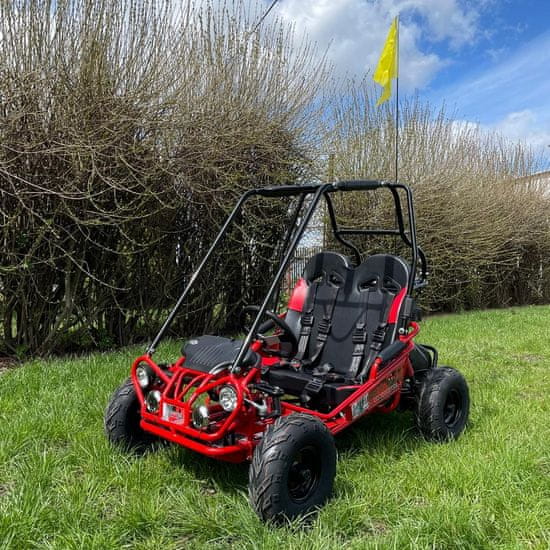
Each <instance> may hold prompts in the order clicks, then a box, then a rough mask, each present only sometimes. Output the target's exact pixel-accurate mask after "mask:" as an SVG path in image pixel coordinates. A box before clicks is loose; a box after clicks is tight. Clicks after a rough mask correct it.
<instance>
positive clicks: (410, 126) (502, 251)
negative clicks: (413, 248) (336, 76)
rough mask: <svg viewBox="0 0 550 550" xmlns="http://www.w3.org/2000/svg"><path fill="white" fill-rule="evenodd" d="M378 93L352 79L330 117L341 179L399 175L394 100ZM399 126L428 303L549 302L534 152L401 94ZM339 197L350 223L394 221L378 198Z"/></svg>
mask: <svg viewBox="0 0 550 550" xmlns="http://www.w3.org/2000/svg"><path fill="white" fill-rule="evenodd" d="M371 95H372V94H371V93H370V88H369V87H368V86H367V85H365V84H362V85H360V86H351V87H350V88H349V89H348V90H347V91H346V93H344V94H341V97H343V98H344V99H343V100H342V101H341V102H340V103H339V105H338V106H337V108H336V109H335V110H334V116H333V118H332V119H330V124H329V125H328V127H327V129H326V130H327V132H326V136H327V138H326V149H327V150H328V151H331V152H332V157H331V158H332V163H331V164H332V165H331V173H332V176H333V177H334V178H335V179H341V178H353V177H358V178H365V177H367V178H368V177H372V178H382V179H389V180H393V179H394V177H395V169H394V151H395V149H394V145H393V144H394V140H395V122H394V121H395V111H394V110H393V109H394V107H393V105H392V104H391V103H390V105H389V106H388V104H386V108H377V107H375V106H374V101H373V98H372V97H371ZM399 128H400V129H399V132H400V133H399V152H400V157H399V179H400V180H401V181H404V182H407V183H410V184H411V185H412V187H413V190H414V194H415V202H416V207H417V225H418V231H419V238H420V243H421V244H422V246H423V248H424V249H425V251H426V255H427V256H428V259H429V263H430V272H431V277H430V286H429V287H428V288H427V289H426V290H425V291H424V292H423V302H424V305H425V306H426V307H427V308H428V309H429V310H431V311H457V310H462V309H470V308H485V307H502V306H510V305H516V304H531V303H543V302H544V303H548V301H549V300H550V217H549V212H550V194H549V192H548V189H544V188H541V187H540V186H538V185H537V184H536V183H535V182H534V181H533V179H532V178H530V177H529V174H531V173H533V171H534V170H535V166H536V161H537V158H536V157H535V156H534V154H533V153H532V151H530V150H529V149H528V148H527V147H525V146H523V145H521V144H516V143H510V142H507V141H506V140H504V139H502V138H501V137H499V136H498V135H497V134H493V133H487V132H483V131H482V130H480V129H479V128H478V127H476V126H474V125H471V124H466V123H461V122H457V121H456V120H453V117H450V116H449V115H447V114H446V112H445V110H441V111H439V112H435V111H434V110H433V109H432V108H431V107H430V106H427V105H423V104H421V103H420V102H419V101H417V100H414V99H413V100H410V101H406V102H403V103H402V107H401V112H400V121H399ZM341 201H343V203H341V204H340V208H341V210H342V212H344V215H343V216H342V221H345V222H346V223H348V224H353V223H355V221H356V220H361V221H364V220H365V219H368V220H371V222H372V223H373V224H376V223H378V224H382V225H384V224H385V225H386V226H389V225H390V224H392V223H393V222H394V218H393V215H392V214H391V213H390V210H389V206H390V205H389V203H388V202H387V201H384V200H382V199H381V198H380V197H377V198H376V199H375V200H374V201H371V202H367V199H364V198H362V197H359V196H357V197H356V196H352V197H350V196H349V195H348V196H347V197H344V198H342V199H341ZM387 244H389V246H390V248H391V247H393V246H394V243H393V242H391V241H390V242H389V243H387ZM362 246H363V247H364V249H365V250H367V249H368V245H367V243H362ZM398 251H399V250H398ZM401 252H403V253H405V252H404V251H403V250H401Z"/></svg>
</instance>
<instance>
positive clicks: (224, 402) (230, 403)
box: [218, 386, 237, 412]
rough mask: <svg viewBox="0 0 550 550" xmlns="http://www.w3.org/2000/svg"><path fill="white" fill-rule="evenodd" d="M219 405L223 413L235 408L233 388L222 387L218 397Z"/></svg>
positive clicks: (235, 392)
mask: <svg viewBox="0 0 550 550" xmlns="http://www.w3.org/2000/svg"><path fill="white" fill-rule="evenodd" d="M218 399H219V401H220V405H221V406H222V409H223V410H224V411H225V412H231V411H233V410H235V407H236V406H237V391H236V390H235V388H234V387H233V386H223V387H222V388H221V389H220V393H219V396H218Z"/></svg>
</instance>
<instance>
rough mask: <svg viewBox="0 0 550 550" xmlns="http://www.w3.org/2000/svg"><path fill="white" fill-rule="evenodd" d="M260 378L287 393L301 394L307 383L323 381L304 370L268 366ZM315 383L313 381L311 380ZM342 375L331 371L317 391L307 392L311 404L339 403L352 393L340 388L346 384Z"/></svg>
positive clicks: (329, 406) (330, 404) (327, 404)
mask: <svg viewBox="0 0 550 550" xmlns="http://www.w3.org/2000/svg"><path fill="white" fill-rule="evenodd" d="M262 378H263V379H264V380H265V381H266V382H269V384H271V385H272V386H277V387H279V388H281V389H282V390H284V392H285V393H287V394H289V395H296V396H301V395H302V393H303V392H304V390H305V388H306V386H307V384H308V383H310V382H312V381H316V380H319V381H323V378H322V377H317V376H313V375H312V374H310V373H308V372H305V371H304V370H294V369H293V368H289V367H270V368H267V369H265V371H264V372H263V373H262ZM313 383H315V382H313ZM348 385H349V383H347V382H346V381H345V380H344V379H343V377H342V376H338V375H334V376H331V373H329V374H328V375H327V377H326V378H325V379H324V383H323V385H322V387H321V389H320V390H319V392H318V393H311V392H308V396H309V397H310V399H311V402H310V403H311V405H316V406H318V405H319V404H321V403H322V404H323V405H326V406H327V408H332V407H335V406H336V405H339V404H340V403H341V402H342V401H344V399H346V398H347V397H349V396H350V395H351V394H352V393H353V391H354V390H353V389H341V388H342V387H343V386H348Z"/></svg>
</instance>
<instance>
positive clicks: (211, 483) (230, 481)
mask: <svg viewBox="0 0 550 550" xmlns="http://www.w3.org/2000/svg"><path fill="white" fill-rule="evenodd" d="M174 447H175V450H174V452H173V453H170V461H171V462H172V463H173V465H174V467H177V468H185V470H187V471H188V472H191V473H192V474H193V475H194V476H195V477H196V478H197V480H198V481H199V482H201V483H204V487H203V490H204V491H205V492H207V493H209V492H210V491H215V490H216V487H219V488H220V489H221V490H223V491H224V492H226V493H237V492H242V491H243V490H244V489H246V487H247V485H248V463H247V462H244V463H241V464H233V463H231V462H224V461H222V460H216V459H214V458H210V457H207V456H204V455H201V454H199V453H196V452H195V451H191V450H190V449H185V448H183V447H179V446H177V445H174Z"/></svg>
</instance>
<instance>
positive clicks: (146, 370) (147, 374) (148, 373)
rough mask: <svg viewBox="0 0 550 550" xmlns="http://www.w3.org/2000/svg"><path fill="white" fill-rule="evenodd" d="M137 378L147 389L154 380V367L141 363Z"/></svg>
mask: <svg viewBox="0 0 550 550" xmlns="http://www.w3.org/2000/svg"><path fill="white" fill-rule="evenodd" d="M136 378H137V381H138V384H139V385H140V386H141V387H142V388H143V389H145V388H146V387H147V386H149V384H150V383H151V381H152V380H153V369H151V367H149V365H145V364H143V363H142V364H141V365H138V366H137V368H136Z"/></svg>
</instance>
